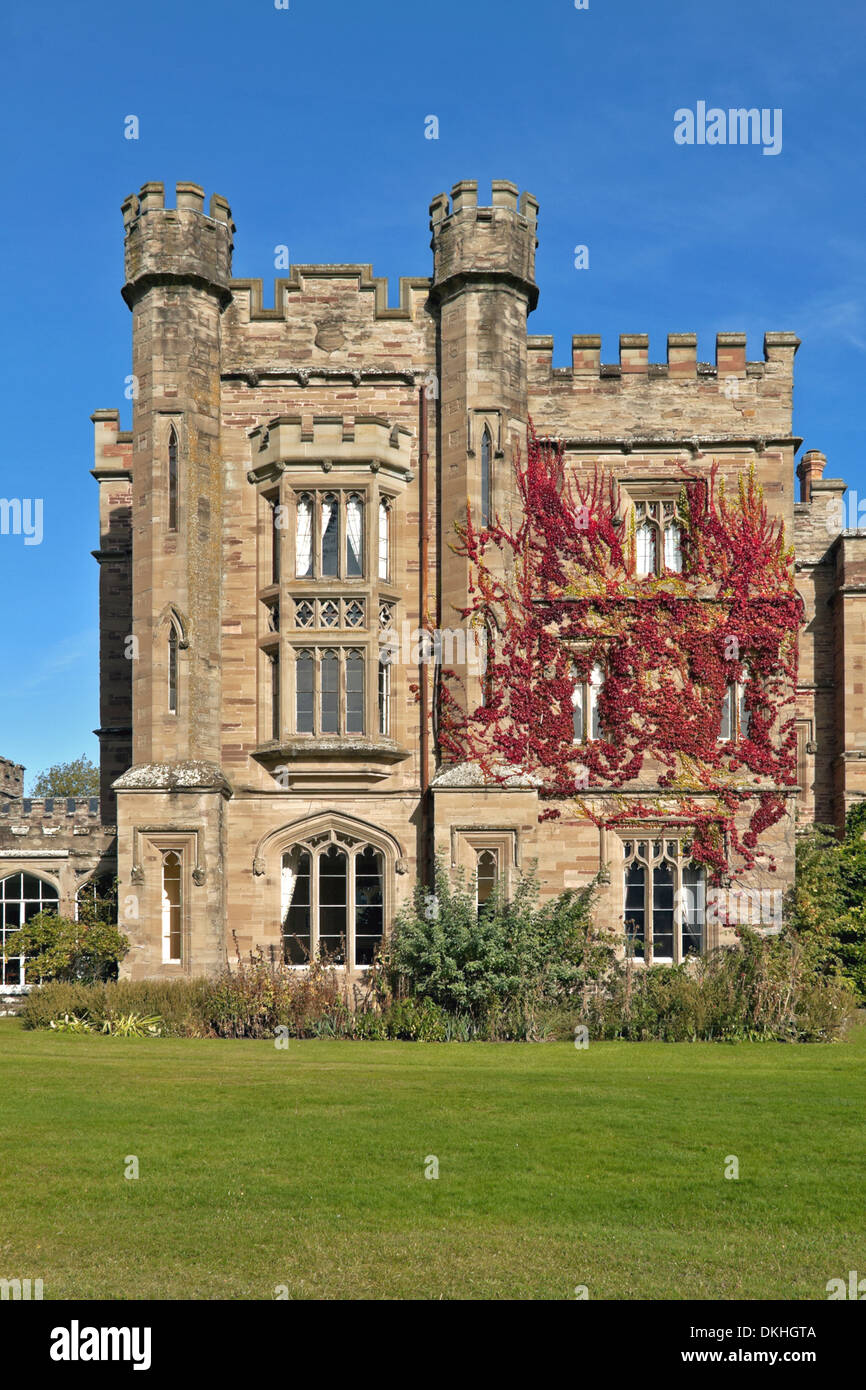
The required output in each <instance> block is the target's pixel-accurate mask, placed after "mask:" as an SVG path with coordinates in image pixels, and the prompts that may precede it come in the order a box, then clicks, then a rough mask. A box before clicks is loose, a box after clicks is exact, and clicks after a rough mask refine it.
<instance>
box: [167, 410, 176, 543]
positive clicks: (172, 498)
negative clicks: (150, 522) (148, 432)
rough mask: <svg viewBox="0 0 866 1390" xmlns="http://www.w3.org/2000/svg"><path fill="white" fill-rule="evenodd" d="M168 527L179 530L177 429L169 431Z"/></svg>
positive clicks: (172, 428)
mask: <svg viewBox="0 0 866 1390" xmlns="http://www.w3.org/2000/svg"><path fill="white" fill-rule="evenodd" d="M168 529H169V531H176V530H177V430H176V429H175V427H174V425H172V427H171V429H170V430H169V432H168Z"/></svg>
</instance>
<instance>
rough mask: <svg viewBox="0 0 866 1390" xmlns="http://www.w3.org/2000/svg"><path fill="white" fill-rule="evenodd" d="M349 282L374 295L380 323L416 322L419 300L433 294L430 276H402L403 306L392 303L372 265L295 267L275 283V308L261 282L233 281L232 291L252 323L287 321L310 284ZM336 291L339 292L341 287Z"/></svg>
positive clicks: (385, 281) (385, 283) (384, 282)
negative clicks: (268, 303) (268, 304)
mask: <svg viewBox="0 0 866 1390" xmlns="http://www.w3.org/2000/svg"><path fill="white" fill-rule="evenodd" d="M341 280H342V281H346V282H348V283H349V284H350V285H351V288H352V289H353V290H355V291H356V292H357V293H358V294H361V295H372V300H373V304H372V308H373V317H374V318H376V319H412V318H414V317H415V313H416V311H417V302H416V301H417V300H418V298H419V297H420V299H421V300H422V302H424V301H426V299H427V296H428V294H429V292H430V285H431V281H430V278H429V276H419V275H401V276H400V302H399V304H396V305H391V304H389V303H388V279H387V276H384V275H374V274H373V267H372V266H371V265H356V264H346V265H339V264H335V265H292V266H290V267H289V274H288V276H287V277H285V276H282V277H280V278H278V279H275V280H274V307H273V308H272V309H271V308H267V307H266V306H265V304H264V298H263V296H264V282H263V281H262V280H260V279H249V280H232V282H231V290H232V294H233V297H234V299H235V303H236V304H237V305H238V306H241V305H243V308H244V310H245V312H246V316H247V317H248V318H249V320H250V321H251V322H252V321H256V320H268V319H278V320H279V319H285V318H286V316H287V314H288V313H289V311H290V309H291V305H292V299H293V297H295V296H299V297H303V296H304V295H305V294H306V293H308V291H309V288H310V285H309V284H308V282H313V283H317V282H320V281H335V282H338V281H341ZM334 288H338V286H337V285H335V286H334Z"/></svg>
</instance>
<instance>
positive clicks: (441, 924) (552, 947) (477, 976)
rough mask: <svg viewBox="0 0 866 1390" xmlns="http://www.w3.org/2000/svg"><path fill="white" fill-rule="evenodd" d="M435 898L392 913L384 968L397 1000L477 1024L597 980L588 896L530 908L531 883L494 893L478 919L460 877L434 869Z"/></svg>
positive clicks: (603, 944)
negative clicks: (408, 998) (405, 997)
mask: <svg viewBox="0 0 866 1390" xmlns="http://www.w3.org/2000/svg"><path fill="white" fill-rule="evenodd" d="M435 885H436V886H435V892H434V893H430V892H428V891H427V890H425V889H424V888H417V889H416V891H415V894H414V898H413V901H412V904H411V906H409V907H407V908H404V909H403V910H402V911H401V912H399V913H398V914H397V918H396V921H395V923H394V927H393V930H392V933H391V937H390V939H389V941H388V943H387V945H386V947H385V952H384V956H385V961H386V966H387V969H388V970H389V971H390V974H391V979H392V984H393V986H394V987H395V989H396V990H397V992H403V993H405V992H411V993H412V994H415V995H417V996H418V997H419V998H422V999H429V1000H430V1001H431V1002H432V1003H435V1004H438V1005H439V1006H440V1008H442V1009H444V1010H445V1011H446V1012H448V1013H451V1014H468V1015H469V1016H470V1017H472V1018H474V1019H476V1020H480V1019H483V1018H486V1017H487V1016H488V1015H489V1014H491V1011H492V1012H493V1013H496V1011H497V1010H501V1009H502V1008H503V1007H504V1006H505V1005H506V1004H507V1005H508V1006H514V1007H517V1008H523V1009H528V1008H531V1007H540V1006H542V1005H543V1004H545V1003H547V1004H549V1003H554V1002H556V1001H561V1000H563V999H565V998H567V997H568V996H569V995H571V994H574V993H575V992H576V991H578V990H580V989H582V988H583V987H585V986H587V985H590V984H591V983H592V982H593V981H595V980H597V979H600V978H601V977H602V976H603V975H604V973H605V971H606V970H608V969H609V968H610V965H611V962H612V960H613V955H614V952H613V947H612V944H611V943H610V942H609V941H608V940H607V939H605V937H604V936H603V934H602V933H600V932H598V931H596V929H595V928H594V927H593V924H592V919H591V914H590V908H591V901H592V887H591V888H589V889H587V890H585V891H584V892H583V893H574V892H569V893H564V894H562V896H561V897H559V898H557V899H556V900H555V902H553V903H549V904H546V905H545V906H544V907H539V906H538V882H537V879H536V877H535V874H534V873H533V874H527V875H524V876H523V877H521V879H520V880H519V882H518V884H517V886H516V888H515V891H514V893H513V895H512V896H511V897H510V898H509V899H506V897H505V895H504V892H503V891H502V889H501V888H499V889H497V891H495V892H494V893H493V894H492V895H491V897H490V898H489V899H488V901H487V903H486V904H485V906H484V909H483V910H482V911H481V912H480V913H479V912H478V909H477V907H476V900H475V893H474V891H473V889H472V888H467V886H466V883H465V881H464V879H463V878H459V879H458V882H457V883H456V885H455V884H452V883H451V881H450V878H449V875H448V873H447V872H446V871H445V869H444V867H443V866H442V864H441V863H437V865H436V875H435Z"/></svg>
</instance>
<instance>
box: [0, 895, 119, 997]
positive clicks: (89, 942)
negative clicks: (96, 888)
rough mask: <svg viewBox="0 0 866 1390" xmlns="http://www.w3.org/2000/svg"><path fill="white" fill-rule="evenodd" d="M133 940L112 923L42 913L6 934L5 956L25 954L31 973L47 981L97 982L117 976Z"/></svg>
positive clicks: (29, 972) (95, 919)
mask: <svg viewBox="0 0 866 1390" xmlns="http://www.w3.org/2000/svg"><path fill="white" fill-rule="evenodd" d="M128 950H129V941H128V940H127V938H126V937H125V936H124V935H123V933H122V932H120V931H118V929H117V927H116V926H115V925H114V924H113V923H111V922H103V921H100V920H99V919H98V918H96V917H94V918H93V919H92V920H91V921H80V922H74V921H73V920H72V918H71V917H61V916H60V915H59V913H56V912H39V913H37V914H36V916H35V917H31V918H30V921H29V922H25V924H24V926H23V927H22V928H21V929H20V931H16V932H10V933H9V934H8V935H7V937H6V946H5V952H4V953H5V955H6V957H7V959H8V958H9V957H10V956H15V957H17V956H22V955H23V956H24V957H25V959H26V969H27V972H28V974H29V975H30V976H31V978H32V977H33V976H36V978H37V979H38V980H39V982H40V983H41V982H42V981H43V980H78V981H81V982H82V983H85V984H94V983H96V982H97V981H100V980H114V979H116V978H117V967H118V964H119V962H120V961H121V960H122V959H123V957H124V956H125V955H126V953H127V951H128Z"/></svg>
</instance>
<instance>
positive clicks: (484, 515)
mask: <svg viewBox="0 0 866 1390" xmlns="http://www.w3.org/2000/svg"><path fill="white" fill-rule="evenodd" d="M491 453H492V441H491V439H490V431H489V429H488V428H487V426H486V425H485V426H484V433H483V434H482V436H481V525H482V526H489V525H490V520H491V516H490V481H491V480H490V456H491Z"/></svg>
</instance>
